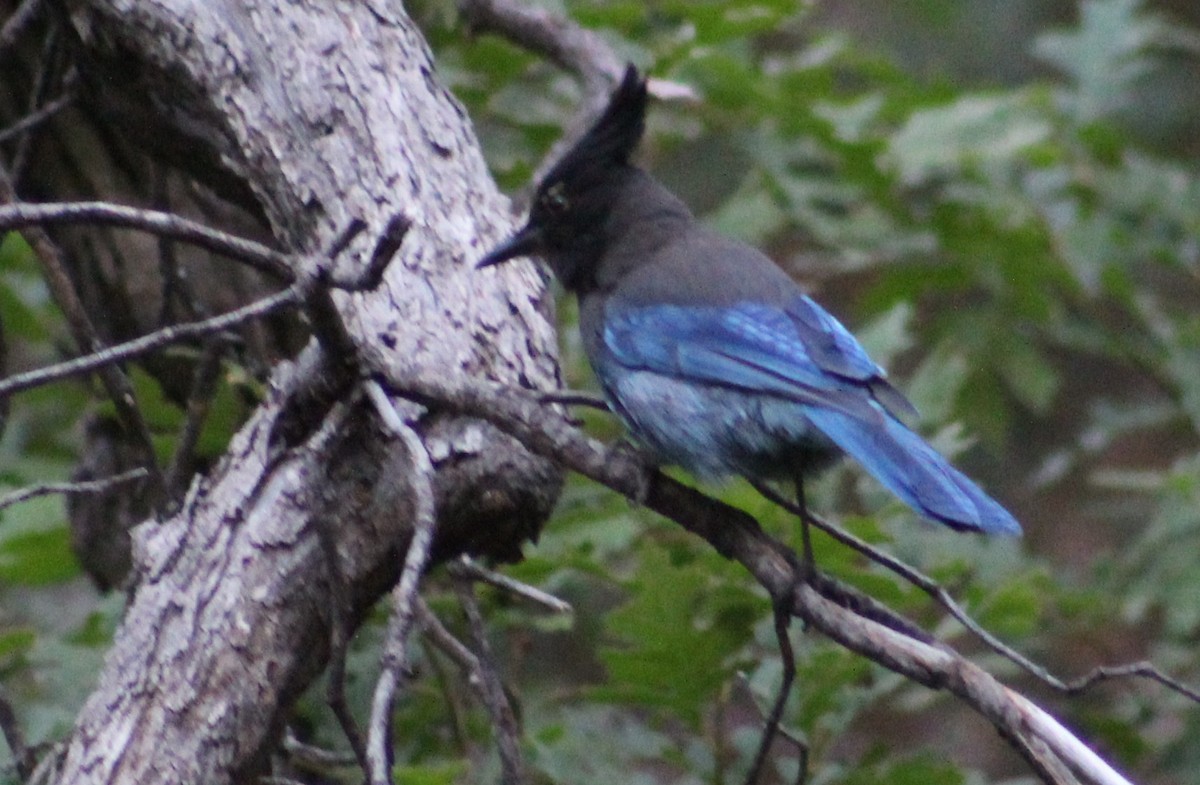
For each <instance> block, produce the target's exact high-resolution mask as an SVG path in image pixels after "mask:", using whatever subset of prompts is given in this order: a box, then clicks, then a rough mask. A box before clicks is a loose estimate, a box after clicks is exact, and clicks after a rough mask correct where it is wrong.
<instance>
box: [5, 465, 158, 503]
mask: <svg viewBox="0 0 1200 785" xmlns="http://www.w3.org/2000/svg"><path fill="white" fill-rule="evenodd" d="M148 476H149V472H147V471H146V469H145V467H141V466H139V467H138V468H136V469H130V470H129V471H127V472H122V473H120V474H114V475H112V476H111V477H102V478H100V479H98V480H84V481H80V482H47V483H42V484H41V485H31V486H29V487H28V488H22V489H21V490H19V491H13V492H12V493H10V494H8V495H6V496H3V497H0V510H3V509H6V508H8V507H12V506H13V505H14V504H20V503H21V502H27V501H29V500H30V499H34V498H37V497H38V496H49V495H50V494H52V493H103V492H104V491H107V490H111V489H112V488H115V487H116V486H118V485H122V484H124V483H127V482H134V481H136V480H144V479H146V477H148Z"/></svg>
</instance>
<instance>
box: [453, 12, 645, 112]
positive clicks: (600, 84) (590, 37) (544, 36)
mask: <svg viewBox="0 0 1200 785" xmlns="http://www.w3.org/2000/svg"><path fill="white" fill-rule="evenodd" d="M458 8H459V11H460V12H461V13H462V15H463V18H464V19H465V21H466V23H467V26H468V27H469V28H471V29H472V30H477V31H482V32H492V33H496V34H498V35H501V36H503V37H505V38H507V39H508V40H510V41H512V42H513V43H515V44H517V45H518V46H522V47H524V48H526V49H528V50H530V51H532V52H537V53H539V54H542V55H545V56H546V57H547V58H549V59H550V60H551V61H552V62H554V63H556V64H558V66H559V67H561V68H563V69H565V70H567V71H571V72H572V73H574V74H576V75H577V76H579V78H580V79H581V80H582V81H583V83H584V85H585V89H586V91H587V93H588V94H596V95H600V94H603V93H606V92H607V91H608V90H609V89H610V87H611V86H612V85H613V84H616V83H617V82H618V81H620V79H621V74H622V73H623V72H624V71H625V63H624V62H622V61H621V59H620V58H619V57H617V55H616V53H615V52H613V50H612V47H611V46H609V44H608V42H607V41H605V40H604V39H603V38H601V37H600V35H598V34H597V33H594V32H592V31H591V30H588V29H586V28H584V27H580V26H579V25H578V24H576V23H575V22H573V21H572V20H570V19H567V18H566V17H564V16H560V15H558V14H554V13H551V12H550V11H547V10H545V9H543V8H539V7H537V6H534V5H530V4H526V3H519V2H515V1H514V0H461V1H460V2H459V4H458Z"/></svg>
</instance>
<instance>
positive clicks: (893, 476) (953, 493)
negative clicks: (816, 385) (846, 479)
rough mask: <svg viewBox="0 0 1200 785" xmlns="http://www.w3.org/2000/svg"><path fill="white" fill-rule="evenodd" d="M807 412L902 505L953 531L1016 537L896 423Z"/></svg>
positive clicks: (1000, 512)
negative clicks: (898, 499) (894, 495)
mask: <svg viewBox="0 0 1200 785" xmlns="http://www.w3.org/2000/svg"><path fill="white" fill-rule="evenodd" d="M877 411H878V414H879V417H878V418H869V419H864V418H862V417H858V416H854V415H849V414H844V413H842V412H838V411H835V410H832V409H825V408H816V407H812V408H809V410H808V412H807V415H808V418H809V420H811V421H812V422H813V424H815V425H816V426H817V427H818V428H820V429H821V430H822V431H823V432H824V433H825V435H826V436H828V437H829V438H830V439H832V440H833V442H834V443H836V444H837V446H838V447H840V448H842V450H844V451H845V452H846V453H847V454H849V455H850V456H851V457H853V458H854V459H855V460H857V461H858V462H859V463H861V464H862V465H863V466H864V467H866V469H867V471H869V472H870V473H871V474H872V475H874V477H875V478H876V479H877V480H879V481H880V482H881V483H883V485H884V486H885V487H886V488H887V489H888V490H890V491H891V492H892V493H894V494H896V495H897V496H899V497H900V498H901V499H902V500H903V501H904V502H905V504H907V505H908V506H910V507H912V508H913V509H914V510H916V511H917V512H919V513H921V514H922V515H924V516H925V517H927V518H931V519H932V520H935V521H939V522H941V523H944V524H946V525H947V526H949V527H951V528H952V529H962V530H967V531H980V532H986V533H988V534H1011V535H1019V534H1020V533H1021V525H1020V524H1019V523H1017V521H1016V519H1015V518H1013V516H1012V515H1011V514H1010V513H1009V512H1008V510H1006V509H1004V508H1003V507H1001V506H1000V504H999V503H998V502H997V501H996V500H995V499H993V498H992V497H990V496H988V495H987V494H986V493H984V492H983V490H982V489H980V487H979V486H978V485H976V484H975V483H974V482H972V481H971V480H970V479H968V478H967V476H966V475H965V474H963V473H962V472H960V471H959V470H958V469H955V468H954V467H953V466H951V465H950V464H949V463H948V462H947V461H946V459H945V458H943V457H942V456H941V455H939V454H938V453H937V452H936V451H935V450H934V449H933V448H932V447H930V446H929V445H928V444H926V443H925V441H924V440H923V439H922V438H921V437H920V436H918V435H917V434H915V433H913V432H912V431H910V430H909V429H908V428H907V427H905V426H904V424H903V423H901V422H900V421H899V420H896V419H895V418H893V417H892V416H891V415H889V414H887V413H886V412H884V411H882V410H877Z"/></svg>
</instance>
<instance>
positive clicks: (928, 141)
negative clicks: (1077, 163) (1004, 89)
mask: <svg viewBox="0 0 1200 785" xmlns="http://www.w3.org/2000/svg"><path fill="white" fill-rule="evenodd" d="M1052 130H1053V127H1052V126H1051V125H1050V123H1049V121H1048V120H1046V118H1045V117H1044V116H1043V115H1042V113H1040V112H1038V111H1036V110H1035V109H1033V108H1032V107H1031V106H1030V102H1029V101H1028V99H1027V98H1026V97H1025V96H1023V95H1021V94H1019V93H1004V94H998V95H991V96H985V95H966V96H963V97H961V98H959V99H958V100H956V101H954V102H953V103H950V104H948V105H946V106H941V107H938V108H936V109H926V110H922V111H918V112H914V113H913V114H912V116H911V117H910V118H909V120H908V122H907V123H905V125H904V127H903V128H902V129H900V130H899V131H898V132H897V133H896V134H895V135H894V136H893V137H892V139H891V141H890V143H889V145H888V149H887V152H886V153H885V155H884V163H885V165H887V166H889V167H891V168H894V169H895V170H896V172H897V173H898V175H899V176H900V179H901V180H902V181H903V182H904V183H905V184H906V185H909V186H915V185H919V184H921V183H923V182H926V181H928V180H930V179H933V178H935V177H938V176H944V175H949V174H953V173H955V172H958V171H961V170H964V169H970V168H973V167H980V166H982V165H984V164H988V163H992V162H1010V161H1012V159H1014V158H1017V157H1019V155H1020V153H1022V152H1023V151H1026V150H1029V149H1030V148H1032V147H1034V146H1035V145H1038V144H1041V143H1043V142H1045V141H1046V140H1047V139H1048V138H1049V136H1050V134H1051V132H1052Z"/></svg>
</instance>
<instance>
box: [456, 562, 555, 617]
mask: <svg viewBox="0 0 1200 785" xmlns="http://www.w3.org/2000/svg"><path fill="white" fill-rule="evenodd" d="M451 569H452V570H453V572H454V574H455V575H456V576H459V577H462V578H469V579H471V580H474V581H480V582H482V583H486V584H489V585H491V586H495V587H496V588H497V589H500V590H502V591H506V592H508V593H509V594H511V595H513V596H514V597H520V598H521V599H524V600H528V601H529V602H532V603H534V604H536V605H540V606H542V607H543V608H546V609H547V610H550V611H553V612H554V613H571V611H572V608H571V604H570V603H568V602H564V601H563V600H560V599H559V598H558V597H555V596H554V595H553V594H549V593H547V592H544V591H542V590H541V589H539V588H537V587H536V586H530V585H529V584H527V583H521V582H520V581H518V580H516V579H514V578H510V577H508V576H507V575H505V574H503V573H500V572H496V571H495V570H489V569H488V568H487V567H484V566H483V565H482V564H480V563H479V562H477V561H475V560H474V559H472V558H471V557H470V556H462V557H460V558H459V560H458V561H457V562H456V563H454V564H453V565H452V567H451Z"/></svg>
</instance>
